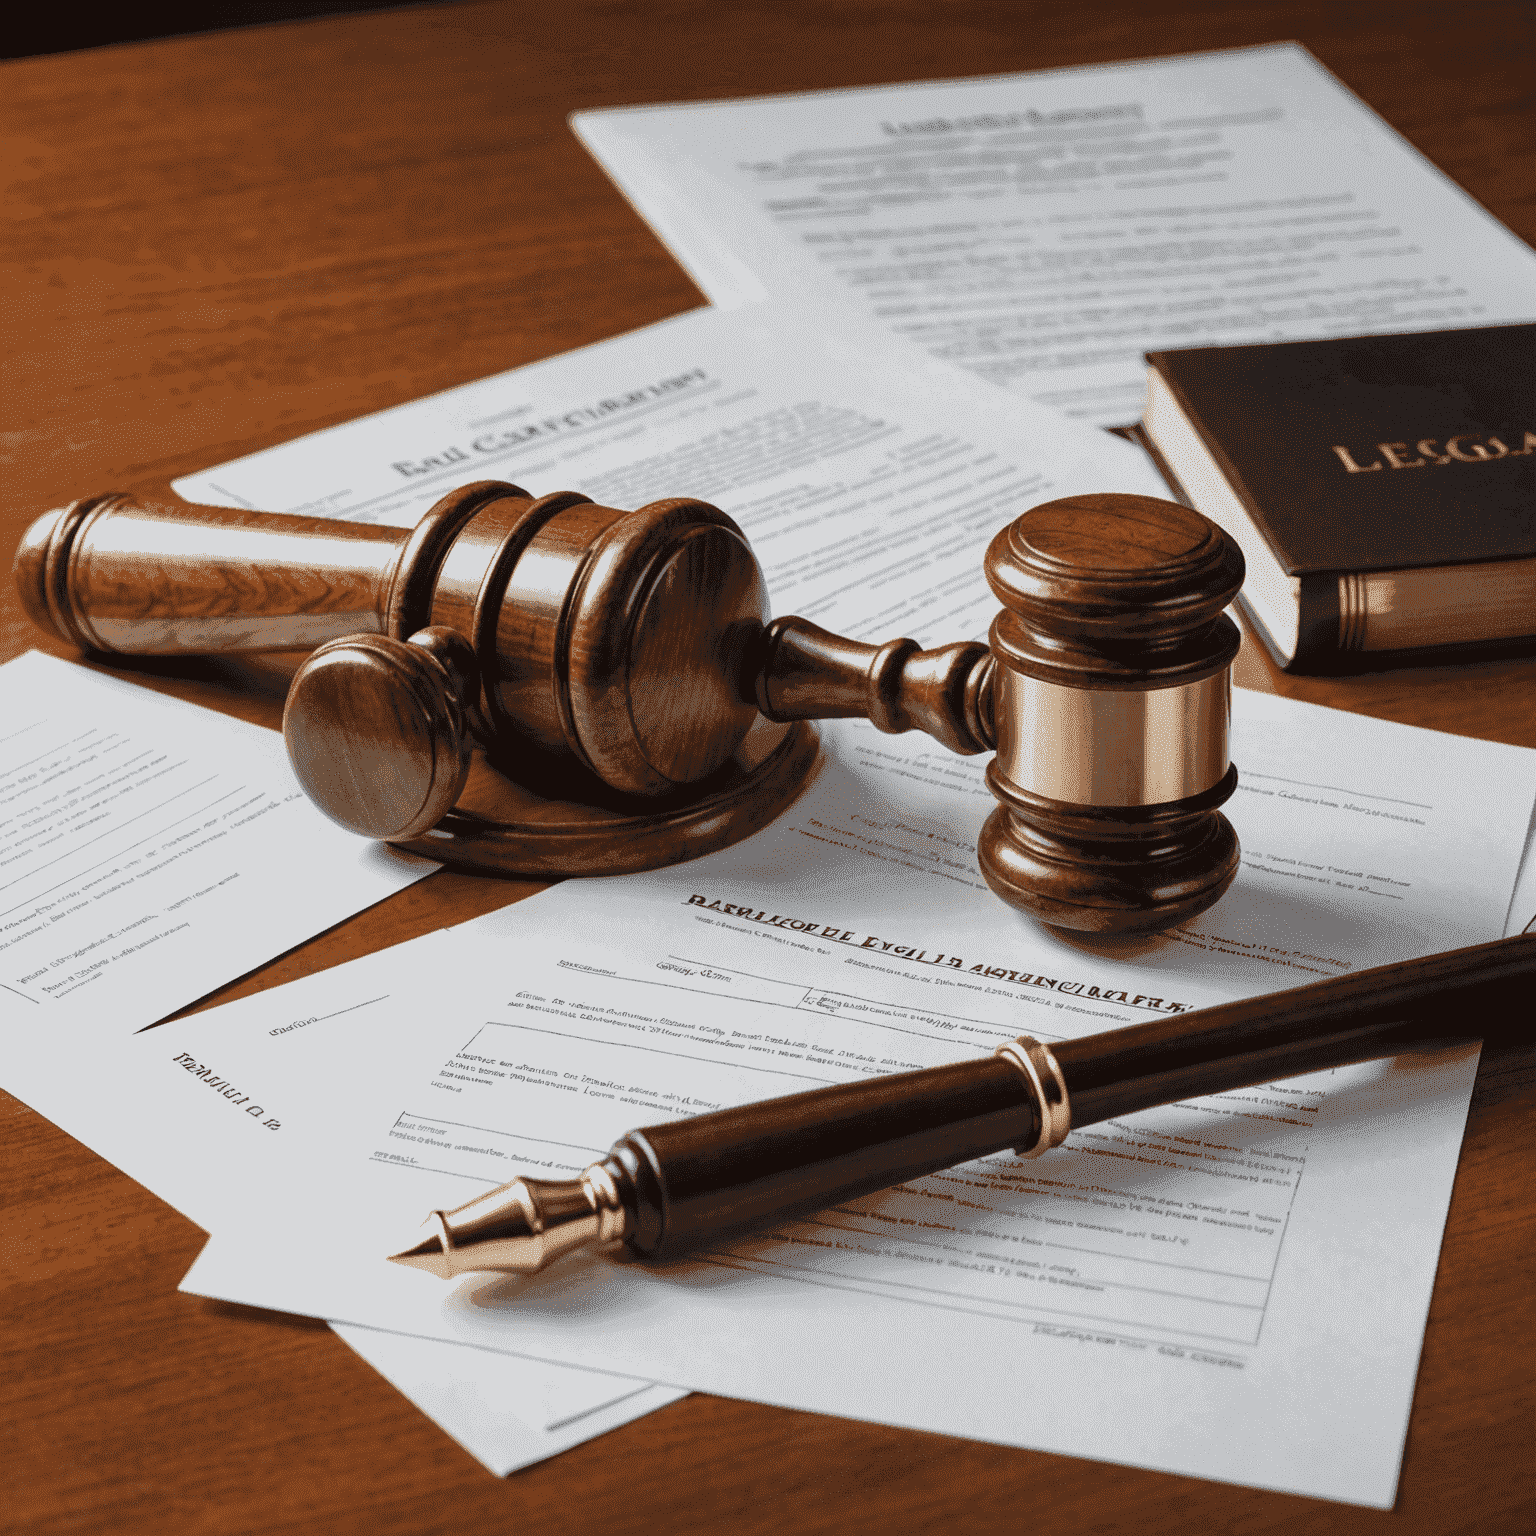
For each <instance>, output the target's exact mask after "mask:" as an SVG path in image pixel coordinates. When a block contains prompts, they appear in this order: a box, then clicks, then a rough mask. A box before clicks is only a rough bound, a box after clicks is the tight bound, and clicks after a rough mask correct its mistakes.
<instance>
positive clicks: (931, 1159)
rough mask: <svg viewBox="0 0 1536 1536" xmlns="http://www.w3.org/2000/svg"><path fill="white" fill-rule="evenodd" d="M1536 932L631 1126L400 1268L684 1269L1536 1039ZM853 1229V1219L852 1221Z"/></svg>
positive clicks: (492, 1197) (456, 1224) (441, 1231)
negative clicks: (1278, 1083) (1149, 1112)
mask: <svg viewBox="0 0 1536 1536" xmlns="http://www.w3.org/2000/svg"><path fill="white" fill-rule="evenodd" d="M1533 981H1536V934H1526V935H1521V936H1519V937H1517V938H1512V939H1503V940H1499V941H1496V942H1494V943H1491V944H1479V945H1474V946H1472V947H1471V948H1467V949H1459V950H1451V951H1449V952H1448V953H1446V954H1441V955H1428V956H1425V957H1423V958H1421V959H1418V960H1410V961H1408V962H1406V963H1405V964H1402V965H1392V966H1379V967H1377V968H1375V969H1373V970H1366V971H1360V972H1358V973H1356V974H1355V975H1352V976H1341V977H1336V978H1332V979H1329V980H1327V981H1321V982H1314V983H1313V984H1312V985H1310V986H1306V987H1298V988H1296V989H1294V990H1293V991H1289V992H1279V993H1271V994H1270V995H1268V996H1265V997H1256V998H1247V999H1243V1000H1241V1001H1239V1002H1234V1003H1225V1004H1221V1005H1219V1006H1217V1007H1214V1008H1206V1009H1202V1010H1200V1011H1198V1012H1193V1013H1190V1014H1187V1015H1175V1016H1173V1017H1171V1018H1167V1019H1160V1020H1158V1021H1156V1022H1154V1023H1150V1024H1137V1025H1132V1026H1131V1027H1129V1028H1127V1029H1117V1030H1110V1031H1107V1032H1106V1033H1103V1034H1099V1035H1090V1036H1087V1037H1085V1038H1083V1039H1079V1040H1071V1041H1063V1042H1061V1043H1059V1044H1057V1045H1056V1046H1054V1047H1049V1048H1048V1047H1045V1046H1042V1045H1041V1044H1040V1042H1038V1041H1033V1040H1030V1039H1028V1037H1024V1038H1023V1039H1022V1040H1019V1041H1013V1042H1010V1043H1009V1044H1008V1045H1005V1046H1002V1047H1000V1048H999V1051H998V1052H997V1053H996V1054H994V1055H992V1056H988V1057H983V1058H982V1059H981V1060H977V1061H966V1062H956V1063H954V1064H952V1065H948V1066H942V1067H930V1068H928V1069H926V1070H925V1071H920V1072H907V1073H902V1074H900V1075H893V1076H885V1077H875V1078H867V1079H864V1080H862V1081H859V1082H853V1083H843V1084H837V1085H834V1086H832V1087H829V1088H818V1089H814V1090H813V1091H811V1092H809V1093H800V1094H792V1095H790V1096H788V1097H786V1098H780V1099H769V1100H766V1101H764V1102H761V1103H756V1104H746V1105H743V1106H741V1107H740V1108H737V1109H726V1110H717V1111H715V1112H714V1113H711V1114H707V1115H697V1116H694V1117H693V1118H691V1119H684V1120H676V1121H672V1122H670V1123H669V1124H666V1125H657V1126H648V1127H646V1128H645V1129H643V1130H636V1131H630V1132H629V1133H628V1134H627V1135H625V1136H623V1137H621V1138H620V1139H619V1141H618V1142H616V1143H615V1145H614V1147H613V1149H612V1151H611V1152H610V1153H609V1154H608V1156H607V1157H606V1158H604V1159H602V1160H601V1161H600V1162H597V1163H594V1164H593V1165H592V1166H591V1167H590V1168H588V1169H587V1170H586V1171H585V1173H584V1174H583V1175H582V1177H581V1179H580V1180H577V1181H570V1182H565V1183H556V1182H553V1181H545V1180H537V1179H515V1180H513V1181H512V1182H511V1183H510V1184H505V1185H502V1186H501V1188H500V1189H496V1190H492V1191H490V1192H489V1193H487V1194H485V1195H481V1196H479V1197H478V1198H477V1199H475V1200H472V1201H470V1202H469V1204H467V1205H465V1206H461V1207H459V1209H458V1210H456V1211H446V1212H442V1211H439V1212H434V1213H433V1216H432V1217H431V1218H429V1223H430V1225H431V1232H430V1233H429V1235H428V1237H427V1238H425V1239H424V1240H423V1241H422V1242H420V1243H418V1244H417V1246H416V1247H415V1248H413V1249H408V1250H407V1251H406V1252H405V1253H402V1254H396V1255H394V1256H393V1257H394V1258H395V1259H396V1260H397V1261H398V1262H400V1263H403V1264H407V1265H410V1266H412V1267H416V1268H421V1269H425V1270H428V1271H429V1272H431V1273H435V1274H439V1275H442V1276H444V1277H447V1276H451V1275H454V1274H459V1273H463V1272H466V1271H469V1270H475V1269H499V1270H508V1271H514V1272H522V1273H529V1272H532V1271H535V1270H538V1269H541V1268H543V1267H544V1266H545V1265H546V1264H548V1263H549V1262H550V1261H551V1260H552V1259H554V1258H556V1257H558V1256H559V1255H560V1254H562V1253H564V1252H568V1251H570V1250H571V1249H573V1248H577V1247H580V1246H583V1245H584V1244H585V1243H587V1242H591V1241H593V1240H597V1241H603V1240H613V1239H623V1240H624V1241H625V1242H627V1243H628V1244H629V1246H630V1247H631V1248H632V1249H634V1250H635V1251H636V1252H637V1253H639V1254H641V1255H642V1256H643V1257H646V1258H671V1257H673V1256H675V1255H677V1254H679V1253H682V1252H686V1251H687V1250H688V1249H690V1248H694V1247H697V1246H699V1245H701V1244H707V1243H709V1242H713V1241H717V1240H719V1239H720V1238H722V1237H724V1236H726V1235H727V1234H729V1233H731V1232H733V1231H738V1230H740V1229H743V1228H746V1227H750V1226H753V1225H761V1224H762V1223H764V1222H767V1221H773V1220H785V1219H790V1218H792V1217H794V1216H797V1215H801V1214H804V1213H806V1212H808V1211H812V1210H816V1209H826V1208H828V1207H831V1206H835V1205H837V1204H839V1203H840V1202H842V1201H845V1200H849V1199H854V1198H856V1197H858V1196H860V1195H864V1194H868V1193H871V1192H872V1191H874V1190H878V1189H883V1188H887V1187H889V1186H891V1185H894V1184H899V1183H903V1182H905V1181H906V1180H908V1179H913V1178H917V1177H920V1176H921V1175H923V1174H927V1173H933V1172H936V1171H937V1170H939V1169H941V1168H946V1167H950V1166H953V1165H954V1164H956V1163H960V1162H966V1161H969V1160H970V1159H972V1158H977V1157H985V1156H987V1155H988V1154H990V1153H995V1152H999V1151H1001V1150H1003V1149H1004V1148H1006V1147H1010V1146H1011V1147H1014V1148H1015V1149H1017V1150H1019V1151H1021V1152H1024V1153H1026V1154H1029V1155H1033V1154H1035V1153H1038V1152H1042V1151H1047V1150H1049V1149H1050V1148H1051V1147H1052V1146H1055V1145H1057V1144H1059V1142H1060V1141H1061V1140H1062V1139H1063V1138H1064V1137H1065V1136H1066V1134H1067V1132H1068V1131H1069V1130H1071V1129H1077V1128H1079V1127H1081V1126H1084V1125H1091V1124H1094V1123H1095V1122H1098V1121H1103V1120H1108V1119H1118V1118H1119V1117H1120V1116H1122V1115H1126V1114H1130V1113H1133V1112H1134V1111H1136V1110H1140V1109H1149V1108H1152V1107H1153V1106H1155V1105H1159V1104H1169V1103H1175V1102H1178V1101H1180V1100H1183V1099H1186V1098H1192V1097H1196V1096H1199V1095H1203V1094H1210V1093H1226V1092H1231V1091H1232V1090H1234V1089H1238V1088H1245V1087H1251V1086H1253V1085H1255V1084H1258V1083H1267V1082H1271V1081H1273V1080H1275V1079H1277V1078H1283V1077H1288V1076H1294V1075H1296V1074H1298V1073H1301V1072H1310V1071H1318V1070H1321V1069H1323V1068H1327V1067H1339V1066H1346V1065H1349V1064H1350V1063H1353V1062H1360V1061H1371V1060H1376V1059H1378V1058H1380V1057H1383V1056H1392V1055H1396V1054H1397V1053H1399V1052H1400V1051H1403V1050H1405V1049H1409V1048H1411V1047H1412V1046H1414V1045H1416V1044H1421V1043H1423V1042H1426V1041H1430V1040H1441V1039H1447V1038H1476V1037H1478V1036H1495V1037H1497V1038H1502V1039H1510V1040H1516V1039H1518V1040H1523V1041H1529V1040H1530V1039H1531V1038H1532V1035H1533V1027H1532V1015H1531V1013H1530V1009H1529V1001H1528V999H1529V989H1530V985H1531V983H1532V982H1533ZM833 1225H834V1226H835V1225H836V1224H835V1223H833Z"/></svg>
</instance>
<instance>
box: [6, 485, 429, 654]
mask: <svg viewBox="0 0 1536 1536" xmlns="http://www.w3.org/2000/svg"><path fill="white" fill-rule="evenodd" d="M410 536H411V535H410V531H409V530H408V529H404V528H380V527H372V526H368V525H364V524H358V523H343V522H337V521H336V520H334V519H331V518H320V517H297V516H291V515H288V514H285V513H276V512H252V511H246V510H242V509H240V508H234V507H206V506H198V505H195V504H191V503H187V502H177V503H174V504H172V503H165V504H158V503H155V502H152V501H140V500H138V499H137V498H136V497H133V496H128V495H122V494H112V495H106V496H93V497H88V498H86V499H84V500H81V501H77V502H73V503H71V504H70V505H69V506H67V507H62V508H60V509H58V510H57V511H54V512H48V513H45V514H44V515H43V516H42V517H40V518H38V519H37V520H36V522H34V523H33V524H32V526H31V527H30V528H29V529H28V530H27V533H26V536H25V537H24V538H23V540H22V542H21V546H20V548H19V549H18V550H17V552H16V563H15V568H14V569H15V578H16V587H17V591H18V592H19V594H20V597H21V602H22V606H23V608H25V609H26V611H27V614H28V616H29V617H30V618H31V619H32V620H33V621H34V622H35V623H36V624H38V625H39V626H40V627H41V628H43V629H49V630H52V631H53V632H54V633H55V634H57V635H58V636H59V637H60V638H61V639H64V640H67V641H70V642H72V643H73V644H75V645H77V646H79V647H80V648H81V649H82V650H93V651H103V652H108V653H116V654H119V655H134V656H167V655H188V654H198V653H201V654H208V653H231V652H241V651H278V650H300V649H304V650H307V649H310V648H312V647H314V646H317V645H323V644H325V643H326V642H327V641H329V640H335V639H338V638H340V637H341V636H343V635H352V634H358V633H382V632H384V630H385V627H386V618H385V612H386V606H387V603H388V599H389V592H390V586H391V582H392V581H393V579H394V575H395V572H396V569H397V567H398V566H399V563H400V557H401V552H402V551H403V549H404V548H405V545H406V542H407V540H408V539H409V538H410Z"/></svg>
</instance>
